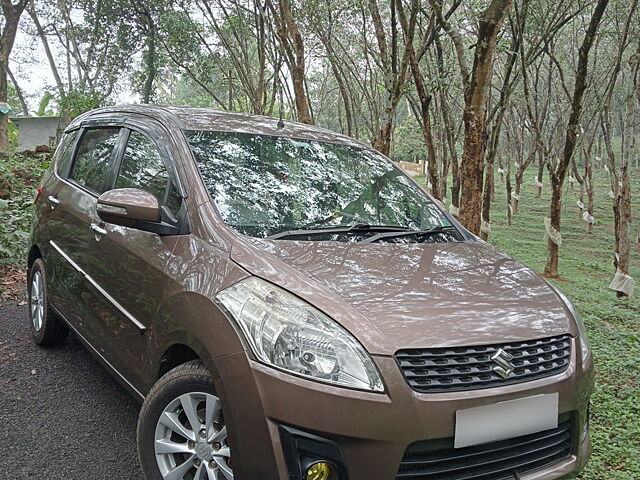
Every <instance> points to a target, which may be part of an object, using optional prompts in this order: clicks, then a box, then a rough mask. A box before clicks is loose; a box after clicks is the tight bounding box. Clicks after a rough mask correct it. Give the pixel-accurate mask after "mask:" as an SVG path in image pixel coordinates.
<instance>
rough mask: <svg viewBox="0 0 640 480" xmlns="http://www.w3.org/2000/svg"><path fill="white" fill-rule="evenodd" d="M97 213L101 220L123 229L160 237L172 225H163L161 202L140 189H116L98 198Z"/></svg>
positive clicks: (167, 232)
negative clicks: (150, 233) (134, 229)
mask: <svg viewBox="0 0 640 480" xmlns="http://www.w3.org/2000/svg"><path fill="white" fill-rule="evenodd" d="M96 211H97V212H98V216H99V217H100V219H101V220H103V221H105V222H108V223H113V224H115V225H120V226H123V227H130V228H137V229H139V230H145V231H149V232H155V233H158V234H160V235H162V234H165V235H167V234H171V233H172V232H169V231H166V232H165V230H167V227H171V228H175V227H173V226H171V225H165V224H163V223H161V220H162V210H161V209H160V202H158V199H157V198H156V197H155V196H154V195H152V194H151V193H149V192H145V191H144V190H140V189H138V188H116V189H114V190H109V191H107V192H104V193H103V194H102V195H100V197H99V198H98V203H97V204H96Z"/></svg>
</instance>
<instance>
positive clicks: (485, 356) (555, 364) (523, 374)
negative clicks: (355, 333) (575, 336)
mask: <svg viewBox="0 0 640 480" xmlns="http://www.w3.org/2000/svg"><path fill="white" fill-rule="evenodd" d="M571 340H572V338H571V336H570V335H560V336H557V337H550V338H543V339H540V340H530V341H526V342H514V343H505V344H502V345H478V346H475V347H451V348H430V349H424V350H418V349H411V350H399V351H398V352H397V353H396V354H395V359H396V362H397V363H398V366H399V367H400V370H402V373H403V374H404V377H405V379H406V380H407V382H408V383H409V386H410V387H411V388H413V389H414V390H416V391H417V392H422V393H439V392H459V391H462V390H477V389H480V388H490V387H498V386H504V385H513V384H515V383H522V382H528V381H531V380H536V379H538V378H543V377H548V376H550V375H556V374H558V373H561V372H564V371H565V370H566V369H567V367H568V366H569V361H570V359H571ZM499 349H502V350H504V351H506V352H507V353H509V354H510V355H512V356H513V360H511V363H512V364H513V366H514V370H513V372H512V373H511V375H509V377H508V378H506V379H504V378H502V377H501V376H499V375H498V374H497V373H496V372H495V371H494V368H495V367H497V364H496V363H495V362H494V361H492V360H491V356H492V355H493V354H495V353H496V352H497V351H498V350H499Z"/></svg>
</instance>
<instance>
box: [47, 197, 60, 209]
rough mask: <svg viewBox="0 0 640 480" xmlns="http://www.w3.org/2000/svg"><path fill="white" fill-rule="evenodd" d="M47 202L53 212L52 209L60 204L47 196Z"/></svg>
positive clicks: (54, 198) (55, 199)
mask: <svg viewBox="0 0 640 480" xmlns="http://www.w3.org/2000/svg"><path fill="white" fill-rule="evenodd" d="M47 200H49V203H50V204H51V210H53V209H54V208H56V207H57V206H58V205H59V204H60V200H58V199H57V198H56V197H54V196H53V195H49V196H48V197H47Z"/></svg>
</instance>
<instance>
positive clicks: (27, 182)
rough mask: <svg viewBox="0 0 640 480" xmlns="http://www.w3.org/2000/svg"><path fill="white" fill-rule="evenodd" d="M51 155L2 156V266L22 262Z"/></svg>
mask: <svg viewBox="0 0 640 480" xmlns="http://www.w3.org/2000/svg"><path fill="white" fill-rule="evenodd" d="M50 159H51V154H9V155H2V156H0V262H1V263H16V262H23V261H24V257H25V255H26V250H27V248H28V242H29V229H30V224H31V211H32V208H33V198H34V195H35V192H36V189H37V188H38V186H39V182H40V178H41V177H42V174H43V173H44V171H45V170H46V169H47V167H48V166H49V161H50Z"/></svg>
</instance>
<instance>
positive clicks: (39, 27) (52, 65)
mask: <svg viewBox="0 0 640 480" xmlns="http://www.w3.org/2000/svg"><path fill="white" fill-rule="evenodd" d="M27 11H28V13H29V16H30V17H31V20H32V21H33V24H34V25H35V27H36V32H38V37H40V43H42V47H43V48H44V52H45V54H46V56H47V61H48V62H49V67H50V68H51V74H52V75H53V79H54V80H55V82H56V88H57V89H58V95H59V96H60V100H63V99H64V98H65V88H64V84H63V83H62V79H61V78H60V74H59V72H58V67H57V66H56V62H55V59H54V58H53V53H52V52H51V47H49V41H48V40H47V35H46V33H45V31H44V28H42V25H41V24H40V19H39V18H38V12H36V7H35V2H34V0H31V1H30V4H29V8H28V9H27ZM69 88H71V86H69Z"/></svg>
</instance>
